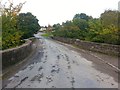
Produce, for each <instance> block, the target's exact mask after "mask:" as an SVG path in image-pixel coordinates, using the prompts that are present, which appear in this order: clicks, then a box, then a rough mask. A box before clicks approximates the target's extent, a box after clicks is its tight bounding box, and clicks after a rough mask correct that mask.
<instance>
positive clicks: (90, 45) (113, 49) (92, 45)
mask: <svg viewBox="0 0 120 90" xmlns="http://www.w3.org/2000/svg"><path fill="white" fill-rule="evenodd" d="M53 39H56V40H58V41H61V42H64V43H68V44H73V45H76V46H78V47H79V48H83V49H87V50H91V51H95V52H100V53H104V54H108V55H117V56H118V55H119V52H120V45H112V44H105V43H96V42H89V41H82V40H79V39H70V38H63V37H53Z"/></svg>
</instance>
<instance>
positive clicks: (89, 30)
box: [53, 10, 120, 45]
mask: <svg viewBox="0 0 120 90" xmlns="http://www.w3.org/2000/svg"><path fill="white" fill-rule="evenodd" d="M119 15H120V12H118V11H115V10H106V11H105V12H104V13H102V14H101V16H100V18H92V17H91V16H88V15H86V14H85V13H81V14H76V15H75V16H74V17H73V20H72V21H66V22H64V23H62V25H61V27H59V29H60V30H57V28H56V29H55V31H54V33H53V35H55V36H60V37H68V38H77V39H81V40H87V41H92V42H99V43H109V44H119V45H120V40H119V34H120V32H119V30H118V26H119V25H118V24H119V22H118V20H119V17H118V16H119Z"/></svg>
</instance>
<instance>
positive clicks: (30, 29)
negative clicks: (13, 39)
mask: <svg viewBox="0 0 120 90" xmlns="http://www.w3.org/2000/svg"><path fill="white" fill-rule="evenodd" d="M17 25H18V28H19V30H20V31H21V32H22V33H23V35H22V38H23V39H25V38H29V37H31V36H33V34H34V33H36V32H37V31H38V30H39V29H40V25H39V24H38V19H37V18H36V17H35V16H34V15H32V13H30V12H28V13H20V14H19V16H18V22H17Z"/></svg>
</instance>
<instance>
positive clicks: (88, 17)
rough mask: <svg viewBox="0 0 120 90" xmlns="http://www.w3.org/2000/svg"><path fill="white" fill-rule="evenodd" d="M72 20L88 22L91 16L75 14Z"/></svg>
mask: <svg viewBox="0 0 120 90" xmlns="http://www.w3.org/2000/svg"><path fill="white" fill-rule="evenodd" d="M73 19H84V20H86V21H88V20H89V19H92V17H91V16H88V15H86V14H85V13H81V14H76V15H75V16H74V17H73Z"/></svg>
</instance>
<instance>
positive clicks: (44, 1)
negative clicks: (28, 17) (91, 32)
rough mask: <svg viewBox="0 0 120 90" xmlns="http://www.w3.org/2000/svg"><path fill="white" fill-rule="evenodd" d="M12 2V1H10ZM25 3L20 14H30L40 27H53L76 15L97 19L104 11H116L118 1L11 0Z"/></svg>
mask: <svg viewBox="0 0 120 90" xmlns="http://www.w3.org/2000/svg"><path fill="white" fill-rule="evenodd" d="M11 1H12V0H11ZM24 1H27V2H26V4H25V5H24V6H23V8H22V11H21V12H32V13H33V14H34V15H35V16H37V18H38V19H39V23H40V25H48V24H50V25H53V24H55V23H62V22H65V21H66V20H72V18H73V16H74V15H75V14H77V13H86V14H87V15H91V16H93V17H99V16H100V14H101V13H103V12H104V11H105V10H108V9H112V10H117V9H118V2H119V0H13V2H14V3H16V4H17V3H19V2H24Z"/></svg>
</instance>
